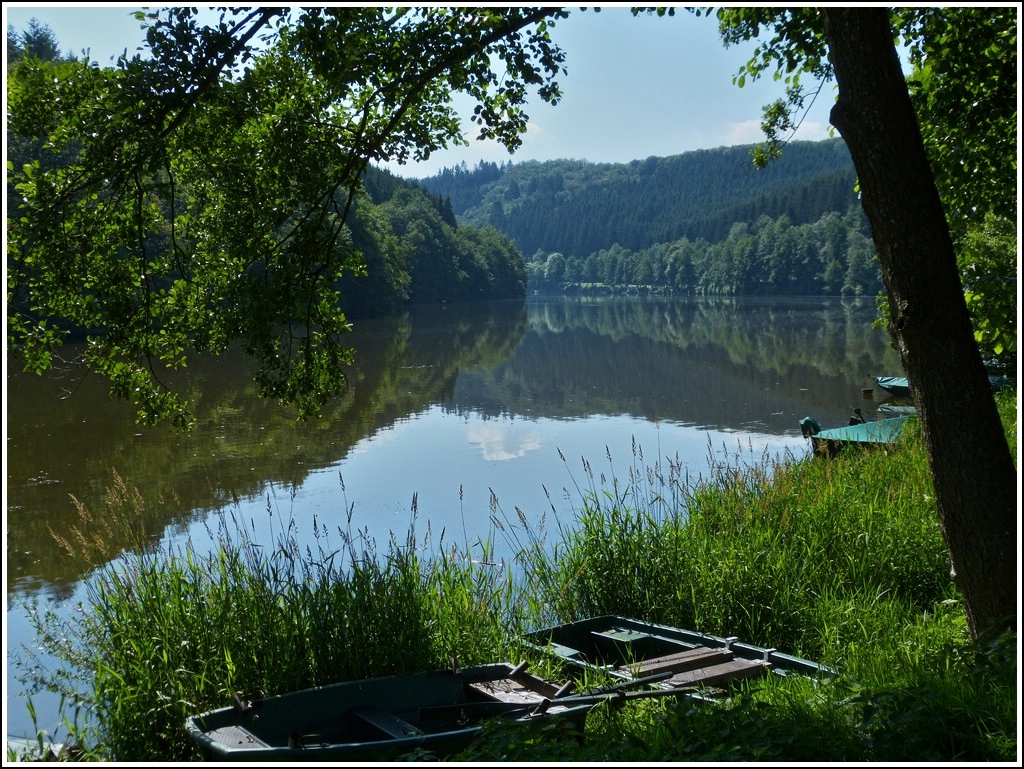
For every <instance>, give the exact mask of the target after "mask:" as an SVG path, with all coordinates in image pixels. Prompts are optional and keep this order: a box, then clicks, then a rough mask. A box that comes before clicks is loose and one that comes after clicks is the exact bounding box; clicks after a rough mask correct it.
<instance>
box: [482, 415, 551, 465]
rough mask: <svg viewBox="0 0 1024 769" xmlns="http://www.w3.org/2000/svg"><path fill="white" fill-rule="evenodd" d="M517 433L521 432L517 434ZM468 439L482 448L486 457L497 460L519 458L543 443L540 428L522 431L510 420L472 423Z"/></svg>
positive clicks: (489, 459)
mask: <svg viewBox="0 0 1024 769" xmlns="http://www.w3.org/2000/svg"><path fill="white" fill-rule="evenodd" d="M516 433H521V434H519V435H516ZM466 439H467V440H468V441H469V444H470V445H471V446H477V447H479V448H480V453H481V454H482V455H483V458H484V459H486V460H488V461H496V462H500V461H502V460H505V459H517V458H519V457H522V456H525V455H526V453H527V452H528V451H534V450H536V449H539V448H540V447H541V446H542V445H543V441H542V440H541V436H540V432H539V431H538V430H536V429H529V430H527V431H526V432H525V433H522V432H521V431H520V430H519V429H518V426H517V425H513V424H511V423H510V422H501V423H498V422H478V423H475V424H471V425H469V431H468V432H467V434H466Z"/></svg>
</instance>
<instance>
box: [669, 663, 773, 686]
mask: <svg viewBox="0 0 1024 769" xmlns="http://www.w3.org/2000/svg"><path fill="white" fill-rule="evenodd" d="M771 667H772V666H771V664H770V663H768V662H765V661H764V660H748V659H734V660H731V661H729V662H724V663H721V664H717V665H708V666H706V667H699V668H696V669H693V670H684V671H680V672H678V673H676V674H675V675H673V676H672V677H671V678H669V679H668V680H667V681H665V683H666V684H668V685H669V686H673V687H679V686H707V687H719V688H728V686H729V684H731V683H732V682H734V681H743V680H746V679H749V678H758V677H760V676H763V675H764V674H765V673H767V672H768V671H769V670H771Z"/></svg>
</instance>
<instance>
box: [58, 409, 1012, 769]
mask: <svg viewBox="0 0 1024 769" xmlns="http://www.w3.org/2000/svg"><path fill="white" fill-rule="evenodd" d="M1000 408H1001V413H1002V414H1003V415H1004V424H1005V425H1006V428H1007V435H1008V439H1009V440H1010V444H1011V449H1012V451H1013V453H1014V456H1016V455H1017V428H1016V398H1015V396H1013V395H1012V394H1011V395H1010V397H1007V398H1001V399H1000ZM709 453H711V454H712V455H713V459H712V463H711V466H712V472H711V473H710V474H709V475H708V476H707V477H705V478H701V479H693V478H690V477H688V475H687V471H686V468H685V467H683V466H682V465H680V464H677V463H674V462H672V461H671V460H653V461H651V462H648V461H647V460H645V459H644V457H643V456H642V453H640V452H637V453H635V454H634V457H633V464H632V466H631V467H630V469H629V471H628V474H627V477H625V478H623V477H620V476H615V475H605V474H603V472H602V469H601V468H599V467H592V466H590V465H585V466H584V470H583V472H582V474H579V473H577V474H576V476H575V477H574V478H573V484H572V485H573V486H574V488H575V489H576V491H577V495H578V496H577V498H576V499H575V500H573V501H572V502H571V505H572V508H573V520H571V521H568V520H567V521H564V522H559V523H558V524H557V525H556V524H547V526H548V527H546V525H545V524H541V525H540V526H536V525H534V526H528V525H526V522H525V520H524V519H523V517H522V516H521V515H518V514H517V513H518V511H516V510H515V509H513V510H511V511H506V510H504V509H502V508H501V506H500V505H499V504H498V503H497V501H495V504H494V509H493V510H492V521H493V522H494V524H495V529H494V536H495V538H498V537H500V538H503V539H504V541H505V542H506V543H508V544H514V545H515V550H516V552H518V556H517V558H516V559H515V561H514V562H505V563H500V562H499V563H497V564H495V563H494V559H493V558H492V557H491V555H492V554H491V550H490V545H489V544H488V543H483V544H481V545H480V546H479V548H478V549H475V550H473V551H472V552H468V551H466V550H463V549H458V548H457V549H453V550H446V551H440V550H437V551H435V550H430V549H427V548H426V547H425V546H424V545H423V544H422V543H421V542H419V541H417V539H416V538H415V536H414V535H413V533H412V532H410V537H409V538H408V539H406V540H405V541H392V542H391V543H389V544H388V546H387V548H385V549H383V550H380V551H378V550H376V549H375V548H373V547H368V546H367V543H366V542H365V541H364V540H361V539H360V538H359V537H358V536H355V537H353V536H352V535H351V534H349V533H345V532H341V531H339V532H328V531H327V530H325V529H324V530H322V531H320V532H318V534H317V542H318V543H319V549H318V551H316V550H302V549H299V548H294V547H290V546H289V539H288V537H287V536H286V537H284V538H283V540H282V541H281V542H280V543H279V546H278V547H277V548H276V549H275V548H269V547H267V548H263V547H257V546H254V545H253V543H252V542H251V541H249V540H247V538H246V532H247V524H246V523H245V522H243V521H237V520H231V519H230V517H226V518H225V519H224V520H223V521H222V528H221V530H220V531H219V532H217V533H216V535H217V536H218V537H219V540H220V549H219V550H218V551H217V552H216V553H214V554H213V555H211V556H203V555H200V554H197V553H194V552H191V551H189V550H188V549H187V548H186V549H183V550H179V551H177V552H156V551H153V550H152V548H150V549H143V550H140V551H139V552H138V553H137V555H136V556H133V557H132V558H130V559H128V560H127V561H125V562H124V563H123V564H122V565H121V566H120V567H119V568H118V570H117V571H116V572H114V571H111V570H109V569H108V570H101V572H100V573H99V575H98V576H97V577H96V578H95V580H94V582H93V585H92V590H91V592H90V595H91V599H90V602H91V606H90V607H88V609H89V610H87V611H85V612H82V614H81V615H80V618H79V624H78V625H77V627H76V628H75V632H76V634H77V636H75V637H76V638H77V642H76V643H75V644H74V645H73V646H69V645H65V646H63V647H62V646H61V643H65V642H66V639H67V638H68V636H66V635H65V634H63V633H56V632H54V633H50V635H49V639H50V641H51V642H52V643H53V644H54V647H55V648H54V651H56V652H57V653H58V655H59V656H61V658H62V659H64V660H65V661H66V665H67V668H66V673H67V674H66V675H56V674H54V676H53V677H52V678H51V680H50V681H49V683H50V684H51V685H53V686H57V687H61V686H63V687H66V688H68V692H67V693H68V695H69V697H77V698H78V699H79V700H81V703H82V704H83V705H84V706H86V707H90V708H92V709H93V710H92V712H93V713H94V716H95V723H94V725H93V726H91V727H83V728H81V729H80V730H76V733H75V734H73V735H71V736H70V739H69V740H63V742H65V743H68V742H69V741H73V742H75V744H77V745H78V746H80V748H81V749H82V750H83V751H84V757H85V758H89V757H95V758H98V759H100V758H102V759H111V758H116V759H117V760H123V761H144V760H163V761H168V760H169V761H188V760H195V759H196V758H198V754H197V752H196V749H195V747H194V746H193V745H192V744H191V743H190V742H189V740H188V739H187V737H186V736H185V734H184V730H183V723H184V720H185V717H186V716H187V715H189V714H191V713H194V712H198V711H202V710H206V709H209V708H212V707H219V706H221V705H222V704H223V703H224V701H225V699H226V697H227V696H228V695H229V693H230V692H235V691H245V692H252V691H263V692H277V691H286V690H294V689H299V688H304V687H306V686H311V685H317V684H321V683H326V682H330V681H339V680H351V679H355V678H364V677H370V676H375V675H384V674H388V673H394V672H412V671H415V670H423V669H430V668H444V667H447V666H448V665H449V664H450V660H451V658H452V657H456V658H457V659H458V661H459V662H460V663H461V664H463V665H469V664H474V663H484V662H489V661H493V660H495V659H519V658H523V659H530V660H531V662H532V663H533V666H534V667H533V669H536V670H538V671H542V670H544V669H545V667H544V666H545V665H550V661H548V660H544V659H539V658H536V657H533V656H531V652H530V651H529V650H528V649H526V648H524V647H523V646H522V644H521V643H520V642H518V640H517V639H518V638H520V637H521V636H522V635H523V634H524V633H525V632H527V631H528V630H529V629H532V628H534V627H537V626H540V625H544V624H549V623H550V621H551V620H552V618H557V619H559V620H569V619H575V618H580V617H584V616H590V615H597V614H623V615H626V616H638V617H642V618H644V619H648V620H650V621H654V622H659V623H662V624H668V625H674V626H679V627H689V628H696V629H699V630H701V631H703V632H707V633H711V634H716V635H735V636H739V637H741V638H743V639H744V640H748V641H750V642H751V643H756V644H759V645H762V646H770V647H775V648H778V649H782V650H785V651H787V652H790V653H793V654H796V655H799V656H801V657H805V658H808V659H814V660H817V661H820V662H823V663H825V664H828V665H829V666H830V667H832V668H834V669H836V670H837V671H838V672H839V675H837V676H836V678H835V679H834V680H832V681H830V682H828V683H822V684H819V685H818V686H817V687H816V688H813V689H811V688H808V684H807V683H806V682H802V681H800V680H799V679H784V680H781V681H766V682H761V683H752V684H750V685H749V686H747V687H745V688H742V689H741V690H740V691H739V692H738V693H737V694H735V695H734V696H733V697H731V698H730V699H729V700H727V701H726V702H724V703H717V704H710V703H704V704H701V703H697V702H690V701H681V702H680V703H679V704H677V705H673V704H672V703H670V702H665V701H638V702H637V703H636V704H630V705H628V706H627V707H623V708H615V709H612V708H607V709H599V710H598V711H595V712H594V713H593V714H592V715H591V717H590V718H588V721H587V733H586V739H585V740H583V741H582V742H581V743H577V742H575V741H557V742H552V741H550V740H545V739H542V738H537V737H535V736H531V735H528V734H525V733H523V732H518V731H511V732H510V731H506V730H496V731H493V732H491V731H489V732H488V734H487V738H486V739H482V740H478V741H477V743H476V744H474V746H473V747H472V748H471V749H470V750H469V751H467V752H466V753H464V754H462V755H460V756H459V758H461V759H464V760H474V761H476V760H480V761H485V760H495V761H496V760H506V759H510V758H512V757H514V758H515V759H516V760H519V761H595V760H601V761H607V760H619V761H688V762H697V761H712V760H715V761H723V760H728V761H765V760H767V761H780V762H791V761H817V762H827V761H842V762H862V761H872V762H901V761H914V762H918V761H1013V760H1015V759H1016V756H1017V698H1018V695H1017V683H1016V680H1017V647H1016V637H1015V636H1013V637H1010V638H1003V639H1000V640H999V641H998V642H997V643H995V644H993V645H991V646H987V647H985V648H976V647H975V646H974V645H973V644H972V643H971V641H970V637H969V634H968V632H967V627H966V621H965V618H964V612H963V607H962V605H961V604H960V601H959V596H958V593H957V591H956V588H955V586H954V585H953V583H952V582H951V579H950V576H949V560H948V554H947V552H946V548H945V546H944V543H943V541H942V536H941V532H940V531H939V527H938V520H937V517H936V512H935V509H934V503H933V495H932V493H931V481H930V477H929V475H928V470H927V459H926V456H925V453H924V447H923V445H922V443H921V440H920V434H919V431H918V430H917V429H915V426H914V425H913V423H912V425H911V426H910V427H909V428H908V429H907V430H906V432H905V435H904V437H903V438H901V441H900V443H899V445H898V446H897V447H896V448H895V449H892V450H873V451H864V452H849V453H848V455H846V454H847V452H844V455H841V456H840V457H837V458H836V459H833V460H829V461H821V460H812V459H800V460H796V459H794V458H793V457H781V458H776V457H767V456H765V457H762V458H760V461H751V460H752V459H753V460H758V458H757V457H753V458H752V457H748V456H738V455H737V454H735V453H733V454H731V455H730V454H729V453H722V454H719V453H718V452H717V450H716V447H712V446H709ZM570 474H572V473H570ZM137 505H138V503H137V495H135V494H134V493H133V491H132V490H131V489H129V488H126V487H124V486H121V487H118V486H117V485H116V484H115V485H114V486H113V487H112V489H111V492H110V493H109V494H108V502H107V509H106V510H104V511H102V515H101V516H100V519H101V520H103V521H105V522H106V525H107V526H109V527H111V530H113V529H115V528H118V527H121V528H123V529H124V530H127V531H135V532H136V535H137V536H141V533H140V532H138V531H137V530H136V529H137V527H136V526H135V524H136V522H137V521H138V519H139V516H140V512H141V511H140V510H139V509H138V507H137ZM312 525H314V526H316V525H318V524H317V523H316V521H315V519H314V520H313V522H312ZM83 531H84V529H83ZM66 544H67V548H68V551H69V553H74V554H75V556H76V557H81V558H85V559H89V558H95V557H97V555H98V553H99V550H100V547H101V544H102V542H99V541H97V539H96V538H95V537H90V538H87V537H84V536H83V537H81V538H77V537H76V536H74V532H72V533H71V534H69V536H68V537H67V542H66ZM43 630H45V628H43ZM51 630H53V629H52V628H51ZM44 641H45V638H44ZM548 669H550V668H548ZM69 701H72V702H73V700H69ZM421 758H428V757H426V756H421Z"/></svg>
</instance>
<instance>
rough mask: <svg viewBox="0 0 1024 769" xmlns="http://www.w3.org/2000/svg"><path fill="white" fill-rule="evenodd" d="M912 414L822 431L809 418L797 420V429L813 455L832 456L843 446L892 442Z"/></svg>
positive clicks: (877, 444)
mask: <svg viewBox="0 0 1024 769" xmlns="http://www.w3.org/2000/svg"><path fill="white" fill-rule="evenodd" d="M912 416H913V414H900V415H898V416H894V417H888V418H886V419H879V420H876V421H869V422H863V423H861V424H854V425H847V426H845V427H834V428H832V429H829V430H822V429H821V427H820V426H819V425H818V423H817V422H816V421H815V420H814V419H813V418H812V417H804V418H803V419H802V420H800V431H801V433H803V435H804V437H805V438H810V441H811V450H812V451H813V452H814V455H815V456H825V457H832V456H835V455H836V454H838V453H839V452H840V451H842V450H843V448H845V447H846V446H849V445H859V446H879V445H889V444H892V443H895V442H896V441H897V440H898V439H899V437H900V435H901V434H902V433H903V428H904V427H906V424H907V422H908V421H909V420H910V419H911V418H912Z"/></svg>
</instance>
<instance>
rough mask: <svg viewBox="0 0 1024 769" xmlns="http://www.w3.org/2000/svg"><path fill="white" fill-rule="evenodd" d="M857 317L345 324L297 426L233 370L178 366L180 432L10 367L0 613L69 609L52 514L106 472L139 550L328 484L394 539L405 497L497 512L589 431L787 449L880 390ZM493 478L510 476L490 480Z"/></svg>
mask: <svg viewBox="0 0 1024 769" xmlns="http://www.w3.org/2000/svg"><path fill="white" fill-rule="evenodd" d="M873 316H874V306H873V303H872V302H870V301H866V302H863V303H859V304H858V303H852V302H842V301H839V300H831V299H829V300H822V299H799V300H779V299H771V300H767V299H766V300H758V299H741V298H732V299H700V300H662V299H659V300H655V299H612V298H606V299H599V300H588V299H573V300H562V299H558V300H550V301H549V300H535V301H534V300H531V301H529V302H526V303H523V302H518V303H517V302H505V303H488V304H487V305H483V306H447V307H444V306H437V307H427V308H421V309H419V310H417V311H414V312H409V313H405V314H402V315H400V316H395V317H389V318H383V319H375V320H368V321H361V322H359V323H357V325H356V330H355V331H354V332H353V333H352V334H351V338H350V343H351V345H352V346H353V347H354V348H355V350H356V363H355V365H354V366H353V367H352V369H351V370H350V371H349V372H348V374H349V381H350V390H349V392H348V393H346V395H345V396H344V397H343V398H340V399H338V400H337V401H336V402H334V403H332V404H330V405H329V406H328V407H327V408H326V409H325V412H324V416H323V418H322V419H321V420H319V421H316V422H310V423H305V424H302V423H297V422H296V421H295V416H294V413H293V412H291V411H289V410H287V409H283V408H280V407H277V406H276V405H274V404H272V403H267V402H264V401H261V400H260V399H258V398H257V397H256V395H255V390H254V385H253V384H252V382H251V379H250V369H249V367H248V364H247V361H246V360H245V359H244V357H242V356H240V355H234V354H232V355H226V356H222V357H221V358H218V359H214V360H206V361H199V362H196V363H195V364H193V365H192V366H191V367H190V368H189V369H188V370H187V372H186V373H184V374H183V375H182V379H181V382H180V384H181V385H182V386H184V387H186V388H187V390H188V391H189V392H190V393H191V395H192V397H193V400H194V401H195V403H196V409H197V415H198V424H197V427H196V429H195V431H194V432H193V433H192V434H189V435H181V434H178V433H175V432H174V431H173V430H171V429H169V428H164V427H161V428H156V429H147V428H141V427H138V426H136V425H135V424H134V414H133V410H132V408H131V407H130V406H129V405H127V404H124V403H120V402H116V401H113V400H111V399H110V398H109V397H108V396H107V393H106V390H105V388H104V386H103V384H102V383H101V382H100V381H98V380H97V379H96V378H94V377H91V376H83V375H82V374H81V372H80V371H77V370H74V369H70V370H67V371H64V372H62V374H61V376H50V377H46V378H44V379H39V378H37V377H33V376H30V375H25V374H22V373H19V372H18V371H17V369H16V366H15V365H13V364H12V363H11V362H9V364H8V376H7V385H8V396H7V397H8V446H7V448H8V451H7V456H8V479H7V482H8V485H7V527H8V529H7V530H8V552H7V555H8V561H7V589H8V598H9V600H10V598H11V597H12V596H13V595H27V594H32V593H36V592H40V591H45V592H48V593H49V594H51V595H52V596H53V597H54V598H61V597H65V596H67V595H69V594H70V592H71V591H72V590H73V589H74V586H75V584H76V583H77V582H78V580H79V579H80V578H81V576H82V573H81V570H80V569H79V568H78V567H76V566H75V565H74V564H73V563H71V562H70V561H69V560H68V559H67V558H65V557H63V554H62V552H61V551H60V550H59V549H58V548H57V547H56V545H55V544H54V540H53V537H52V535H51V530H52V531H53V532H57V533H66V532H68V531H69V530H70V528H71V527H72V526H74V525H75V524H76V523H77V515H76V512H75V506H74V504H73V502H72V499H71V496H72V495H73V496H74V497H75V498H76V499H78V500H80V501H81V502H82V503H83V504H84V505H85V506H86V507H88V508H89V509H91V510H94V511H98V510H101V509H102V505H103V499H104V494H105V491H106V489H107V487H108V485H109V484H110V481H111V473H112V472H113V471H116V472H117V473H119V474H120V475H121V476H122V477H124V479H125V480H126V482H127V483H128V484H129V485H131V486H135V487H137V488H138V489H139V491H140V493H141V494H142V497H143V500H144V502H145V506H146V508H145V509H146V515H145V526H146V529H147V531H149V532H150V533H151V537H152V538H154V539H159V538H161V537H165V536H167V535H171V536H174V535H175V534H178V535H181V534H183V533H184V532H187V531H188V530H189V527H190V526H192V525H193V524H194V523H195V522H197V521H201V520H203V519H204V518H205V517H206V516H208V515H209V513H210V511H213V510H217V509H220V508H223V507H225V506H228V505H234V504H237V503H238V502H246V501H248V502H249V503H252V504H255V505H257V506H260V505H263V504H264V502H263V500H264V499H265V497H266V495H267V490H268V488H276V489H280V490H282V492H281V494H282V496H285V497H291V496H294V497H295V499H294V500H290V504H291V505H292V506H295V507H297V506H299V505H300V504H301V503H303V502H308V503H309V504H311V505H312V506H314V507H318V506H320V507H322V506H327V505H328V504H330V505H334V506H340V503H339V501H338V500H339V498H340V496H341V494H340V492H339V488H338V487H339V478H338V476H339V474H341V475H343V476H344V479H343V482H344V483H346V487H347V488H346V489H345V493H344V496H345V497H346V498H347V499H348V500H349V502H348V504H347V505H346V507H348V506H351V504H352V503H353V502H354V503H355V505H356V509H360V508H364V509H367V510H368V514H369V515H371V516H372V517H373V519H374V520H375V521H377V522H378V523H379V525H381V526H385V525H390V524H392V523H396V524H399V525H400V527H402V526H404V525H405V524H406V522H407V521H408V516H409V509H408V502H409V500H410V499H411V497H412V495H413V494H414V493H417V492H419V496H420V499H421V500H422V499H423V498H424V497H425V496H427V495H428V493H429V492H430V491H431V490H435V492H436V493H437V494H438V495H441V494H446V495H453V494H454V493H455V490H454V489H453V487H455V486H457V485H458V484H461V483H464V482H465V483H469V482H471V481H472V482H476V483H478V484H481V485H482V486H483V488H484V489H485V490H486V487H487V485H488V481H489V480H490V481H492V482H493V483H495V484H496V483H497V482H498V478H499V477H500V478H501V479H502V480H504V481H506V482H507V484H508V485H509V488H508V490H507V491H506V492H505V493H506V494H509V495H514V494H515V493H516V488H517V486H516V484H518V487H519V488H521V489H523V490H524V493H525V490H529V489H532V488H536V487H539V485H540V483H541V480H539V479H538V478H537V473H539V472H540V471H541V469H542V468H544V467H550V465H551V464H552V463H554V462H557V458H556V457H557V454H556V449H562V450H563V451H567V450H570V449H571V450H572V451H576V450H579V451H583V452H593V453H595V454H598V455H603V453H604V443H603V442H602V440H601V437H600V435H596V436H595V435H594V432H595V431H599V430H600V429H602V420H607V419H608V418H609V417H616V418H622V419H625V420H626V422H625V424H626V427H625V428H622V427H620V428H619V429H629V430H635V429H638V428H642V427H643V426H644V425H648V426H654V425H659V424H660V425H662V426H668V425H675V426H684V427H687V428H692V430H693V431H708V430H713V431H721V432H727V433H729V432H735V433H739V434H747V433H750V434H759V435H768V436H788V437H789V438H793V437H794V436H798V435H799V431H798V424H797V423H798V420H799V418H800V417H802V416H804V415H806V414H814V415H815V416H816V418H817V419H818V420H819V421H820V422H821V423H822V424H829V423H834V422H839V421H845V419H846V417H847V416H848V414H849V411H850V408H851V407H852V406H853V405H858V403H857V400H858V399H859V397H860V392H861V388H862V387H863V386H864V383H865V381H868V380H867V378H868V377H869V376H870V375H872V374H877V373H892V372H897V371H898V365H899V364H898V358H897V357H896V356H895V353H893V352H892V351H891V350H890V349H889V348H888V346H887V344H886V342H885V339H884V336H883V335H882V333H881V332H879V331H877V330H874V329H872V328H871V320H872V318H873ZM566 421H571V422H572V423H574V424H576V425H577V426H576V428H575V429H576V430H578V431H582V430H583V427H582V426H581V425H582V424H583V423H589V425H588V428H587V430H586V438H585V439H584V440H583V441H582V442H581V441H579V440H577V438H575V437H574V436H573V434H572V433H571V432H570V431H569V430H568V429H567V425H565V424H561V423H563V422H566ZM603 427H604V428H608V427H609V425H608V423H607V422H604V423H603ZM579 434H581V435H582V434H583V432H580V433H579ZM650 437H651V440H654V441H659V440H661V439H662V437H663V436H655V435H653V434H651V436H650ZM698 438H699V441H700V443H701V444H702V445H703V444H704V443H705V440H706V439H705V437H704V436H698ZM465 446H468V447H470V448H471V449H472V453H473V454H474V455H475V456H477V457H478V458H479V463H477V460H471V459H470V458H469V455H468V452H467V451H465V450H464V447H465ZM653 450H654V447H652V446H648V453H649V454H650V453H652V452H653ZM404 452H408V454H409V455H408V456H405V453H404ZM371 455H372V457H373V458H374V459H375V461H376V463H375V464H374V466H373V467H372V468H371V467H369V465H368V463H367V458H368V457H369V456H371ZM569 456H572V454H571V453H570V454H569ZM496 463H504V464H506V465H508V466H509V467H508V473H507V478H506V477H505V475H503V474H500V473H497V472H496V471H495V470H494V466H495V464H496ZM486 474H493V476H494V477H493V478H487V477H482V476H484V475H486ZM442 481H443V482H444V483H445V484H447V485H445V486H443V487H442V486H439V484H440V483H442ZM318 488H319V489H322V491H321V492H316V491H314V490H315V489H318ZM382 488H384V489H388V492H389V493H391V492H392V491H394V490H395V489H399V490H401V492H402V493H401V496H400V497H399V499H401V500H402V502H401V507H397V506H396V504H395V503H394V502H387V503H381V504H385V505H386V507H383V508H382V507H380V506H379V505H378V502H377V499H378V498H379V497H382V494H381V489H382ZM326 489H330V491H329V492H328V491H326ZM485 490H484V491H481V492H480V493H481V494H485V493H486V491H485ZM286 491H287V493H285V492H286ZM328 499H329V500H330V502H327V501H325V500H328ZM506 499H507V501H508V503H510V504H512V503H517V499H516V498H514V497H506ZM375 505H376V506H375ZM474 514H476V513H474ZM464 515H465V511H448V510H446V511H444V512H443V513H435V517H436V519H437V520H431V521H430V523H431V525H432V526H433V527H434V529H435V531H438V530H440V529H441V528H442V526H445V525H447V526H452V527H455V528H460V526H461V525H462V524H463V523H464V522H463V520H462V516H464ZM446 516H449V517H447V518H446ZM122 544H124V543H122Z"/></svg>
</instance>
